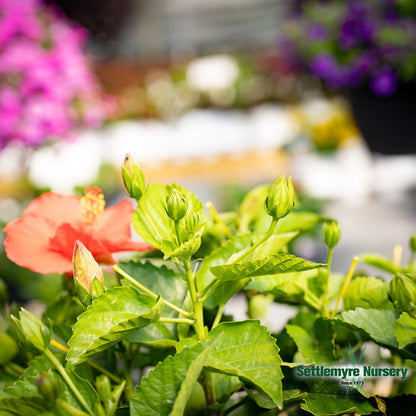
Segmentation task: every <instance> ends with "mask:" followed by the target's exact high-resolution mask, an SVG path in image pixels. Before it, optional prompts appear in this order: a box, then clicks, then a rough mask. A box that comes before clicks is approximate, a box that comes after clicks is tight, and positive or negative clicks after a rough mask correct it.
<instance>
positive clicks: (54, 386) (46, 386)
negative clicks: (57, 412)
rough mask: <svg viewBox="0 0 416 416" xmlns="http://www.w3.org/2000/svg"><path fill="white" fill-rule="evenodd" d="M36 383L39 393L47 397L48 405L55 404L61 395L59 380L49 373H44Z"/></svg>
mask: <svg viewBox="0 0 416 416" xmlns="http://www.w3.org/2000/svg"><path fill="white" fill-rule="evenodd" d="M36 385H37V388H38V391H39V393H40V394H41V395H42V396H43V397H45V399H46V400H47V402H48V405H53V404H54V403H55V402H56V399H57V398H58V397H59V390H60V389H59V387H60V386H59V381H58V380H56V378H55V377H54V376H53V375H51V374H48V373H42V374H41V376H40V377H39V378H38V379H37V380H36Z"/></svg>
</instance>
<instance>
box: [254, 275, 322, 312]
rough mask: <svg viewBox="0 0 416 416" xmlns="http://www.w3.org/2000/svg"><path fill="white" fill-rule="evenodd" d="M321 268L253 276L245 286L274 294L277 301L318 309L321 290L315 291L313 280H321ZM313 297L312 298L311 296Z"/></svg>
mask: <svg viewBox="0 0 416 416" xmlns="http://www.w3.org/2000/svg"><path fill="white" fill-rule="evenodd" d="M321 273H326V271H323V272H322V271H321V269H312V270H306V271H304V272H297V273H284V274H275V275H268V276H259V277H254V278H253V279H252V280H251V281H250V282H249V283H248V285H247V286H246V289H247V290H255V291H257V292H261V293H270V294H272V295H274V297H275V299H276V300H277V301H278V302H284V303H289V304H305V305H310V306H314V307H315V308H317V309H319V308H320V304H318V303H316V302H317V301H318V302H319V301H320V299H315V298H319V296H320V295H321V292H319V293H316V292H315V290H316V285H314V284H313V283H312V282H313V281H315V280H320V281H322V275H321ZM312 297H313V298H312Z"/></svg>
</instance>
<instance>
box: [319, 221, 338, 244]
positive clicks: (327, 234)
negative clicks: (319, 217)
mask: <svg viewBox="0 0 416 416" xmlns="http://www.w3.org/2000/svg"><path fill="white" fill-rule="evenodd" d="M322 233H323V236H324V241H325V244H326V245H327V246H328V247H329V248H334V247H335V246H336V245H337V244H338V241H339V239H340V238H341V227H340V226H339V224H338V223H337V222H336V221H332V222H330V223H327V222H326V223H325V224H324V226H323V227H322Z"/></svg>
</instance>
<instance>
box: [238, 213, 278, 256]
mask: <svg viewBox="0 0 416 416" xmlns="http://www.w3.org/2000/svg"><path fill="white" fill-rule="evenodd" d="M277 221H278V220H277V219H276V218H273V220H272V222H271V224H270V226H269V229H268V230H267V232H266V234H264V236H263V237H262V238H261V239H260V240H258V241H257V243H255V244H253V245H252V246H251V247H250V248H249V249H248V250H247V251H246V252H245V253H243V254H242V255H241V256H240V257H239V258H238V259H237V260H235V261H234V263H238V262H240V261H241V260H243V259H244V258H245V257H247V256H248V255H249V254H250V253H252V252H253V251H254V250H255V249H256V248H257V247H258V246H260V245H261V244H263V243H264V242H265V241H266V240H267V239H268V238H269V237H271V236H272V235H273V232H274V230H275V228H276V225H277Z"/></svg>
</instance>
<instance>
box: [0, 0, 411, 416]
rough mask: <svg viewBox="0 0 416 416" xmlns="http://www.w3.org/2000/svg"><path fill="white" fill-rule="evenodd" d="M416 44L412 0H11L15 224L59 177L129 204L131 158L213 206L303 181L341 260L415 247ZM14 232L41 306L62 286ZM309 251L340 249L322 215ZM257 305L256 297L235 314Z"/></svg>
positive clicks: (335, 265)
mask: <svg viewBox="0 0 416 416" xmlns="http://www.w3.org/2000/svg"><path fill="white" fill-rule="evenodd" d="M381 4H383V5H385V9H383V10H381V6H380V10H378V6H379V5H381ZM383 7H384V6H383ZM337 21H338V22H339V21H342V22H343V23H342V25H339V23H336V22H337ZM334 39H335V41H334ZM414 45H416V7H415V6H414V5H413V2H412V1H405V0H397V1H391V2H390V1H387V0H386V1H384V0H383V1H381V2H379V4H378V3H377V2H375V1H358V0H351V1H347V2H342V1H336V0H332V1H318V0H317V1H313V2H308V1H306V0H292V1H284V0H228V1H226V2H224V1H219V0H200V1H190V0H154V1H145V0H120V1H117V2H115V1H112V0H105V1H104V0H103V1H100V2H94V1H82V0H72V1H71V0H55V1H52V0H50V1H44V2H43V1H41V0H0V224H1V228H2V230H3V229H4V228H5V227H6V225H7V224H8V223H9V222H11V221H13V220H15V219H17V218H20V217H21V216H22V214H23V212H24V210H25V209H26V207H27V206H28V205H29V203H30V202H31V201H33V200H35V198H37V197H39V196H40V195H42V194H44V193H47V192H51V191H52V192H54V193H58V194H62V195H76V196H77V197H82V195H83V193H84V189H85V188H87V187H91V188H92V187H94V186H97V187H99V188H100V189H101V190H102V191H103V193H104V195H105V198H106V203H107V205H106V207H109V206H116V204H118V203H119V202H120V201H121V200H122V199H123V198H125V197H126V195H125V192H124V191H123V186H122V182H123V178H122V175H121V165H122V164H123V161H124V160H125V157H126V154H129V155H131V157H133V158H134V159H135V160H136V161H137V162H138V163H139V164H140V165H141V167H142V168H143V171H144V174H145V176H146V178H147V181H148V183H152V182H160V183H162V184H170V183H176V184H180V185H181V186H183V187H186V188H188V189H189V190H190V191H192V192H194V193H195V195H196V196H197V197H198V198H199V199H200V200H201V201H203V202H204V203H205V202H207V201H210V203H211V205H205V212H207V213H208V212H210V210H209V206H213V207H215V208H214V209H215V210H216V211H218V212H228V211H233V210H235V209H237V207H239V205H240V204H241V202H242V201H243V200H244V197H245V195H246V194H247V192H248V191H249V190H251V189H252V188H254V187H256V186H259V185H263V184H267V185H271V184H272V183H273V182H275V181H276V180H277V179H278V178H279V177H280V176H281V175H285V176H286V177H292V179H293V184H294V188H295V190H296V194H297V201H296V204H295V207H296V206H297V205H298V206H300V207H301V208H302V209H305V210H310V211H311V212H314V213H315V214H319V215H320V216H321V218H331V219H332V218H333V219H335V220H337V221H338V223H339V225H340V227H341V230H342V232H341V239H340V241H339V244H338V245H337V247H336V249H335V250H334V255H333V260H332V270H333V271H335V272H337V273H343V274H346V273H347V272H348V270H349V268H350V265H351V262H352V260H353V258H354V257H355V256H359V255H361V254H362V253H378V254H379V255H381V256H383V258H387V259H391V260H392V262H394V263H395V264H397V263H399V264H400V262H402V263H406V262H408V261H411V260H412V258H413V257H412V255H413V254H414V251H413V249H412V247H411V243H410V241H411V240H410V239H411V237H412V236H413V235H414V234H416V215H415V212H416V192H415V191H416V146H415V145H414V144H413V143H412V141H415V140H416V129H415V126H414V123H415V120H416V118H415V116H416V114H415V111H416V110H415V109H416V105H415V104H416V84H415V75H416V48H415V46H414ZM369 95H370V96H369ZM402 101H403V102H402ZM379 103H380V104H379ZM363 109H364V111H361V110H363ZM365 109H367V110H368V111H367V114H364V113H365ZM366 116H368V120H369V121H367V120H366V119H365V117H366ZM376 127H379V128H378V129H377V128H376ZM371 136H376V140H375V143H374V142H370V140H371ZM377 138H378V139H379V142H380V144H381V139H382V138H383V140H384V139H386V140H388V141H389V143H388V144H385V143H384V142H383V144H381V147H378V144H379V143H377ZM401 146H403V147H401ZM211 213H212V211H211ZM0 238H1V240H0V241H1V242H2V247H1V253H0V256H1V260H0V283H1V285H0V288H1V291H2V292H4V293H3V294H2V295H1V296H0V298H1V299H3V300H2V302H3V303H4V301H5V299H8V301H9V302H14V301H15V302H20V303H24V304H29V305H32V307H33V310H35V311H37V312H38V313H41V312H42V311H43V310H44V308H45V304H47V303H48V299H50V297H51V296H55V294H56V293H57V291H58V290H59V287H58V286H59V283H58V282H56V283H50V281H49V283H47V284H45V280H44V279H43V275H41V274H39V273H35V272H32V271H30V270H28V269H25V268H23V267H20V266H17V265H16V264H14V262H13V261H15V260H14V259H9V258H8V256H7V255H6V252H5V249H4V244H3V243H4V241H5V239H6V232H4V231H2V232H1V237H0ZM133 239H134V240H135V241H136V242H138V241H140V240H141V238H140V237H139V236H138V235H137V233H135V232H134V231H133ZM291 250H292V251H293V253H294V254H296V255H297V256H299V257H302V258H305V259H308V260H311V261H314V262H318V263H325V262H326V256H327V247H326V245H325V244H324V241H323V240H322V231H321V226H320V225H319V226H318V227H316V228H315V229H314V231H313V232H312V233H309V234H305V235H303V236H301V237H299V238H297V239H296V240H295V241H294V242H293V246H292V247H291ZM9 257H10V256H9ZM115 258H116V260H118V259H123V258H124V257H123V255H121V254H120V255H119V254H117V255H115ZM11 260H13V261H11ZM16 263H17V264H19V263H18V262H16ZM360 267H361V268H362V269H363V270H364V271H366V272H368V273H369V275H370V276H372V275H374V276H381V277H382V278H383V279H384V280H385V281H388V279H389V277H388V273H386V272H385V271H384V272H380V271H378V270H375V269H374V268H373V267H372V266H371V265H368V264H362V265H360ZM246 309H247V305H246V298H245V295H243V294H239V295H237V296H236V297H235V298H233V300H232V301H231V302H230V303H229V304H228V305H227V307H226V309H225V310H226V312H227V313H229V314H234V318H235V319H237V318H238V319H246V318H247V316H249V315H250V314H248V312H247V310H246ZM294 313H295V308H294V307H293V306H291V305H281V304H279V305H277V304H274V305H271V307H270V310H269V312H268V314H267V315H266V316H263V317H262V322H264V323H265V324H266V325H267V326H269V327H270V328H272V329H273V330H275V331H280V330H281V329H282V328H283V327H284V325H285V322H286V321H287V320H288V319H290V318H292V317H293V316H294ZM0 324H1V325H0V329H2V330H3V327H4V324H2V321H0ZM0 364H1V363H0ZM380 388H382V387H380ZM413 393H414V392H413ZM282 414H283V413H282Z"/></svg>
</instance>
